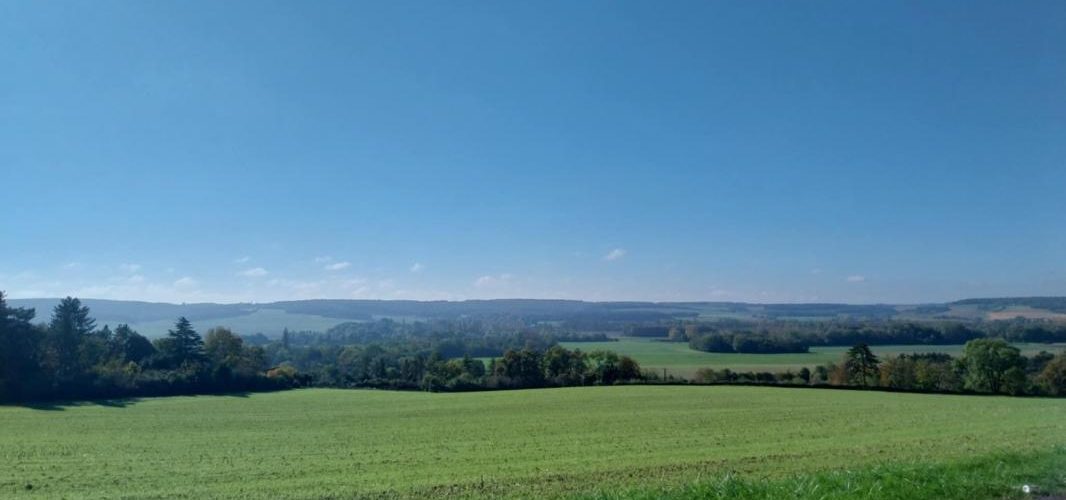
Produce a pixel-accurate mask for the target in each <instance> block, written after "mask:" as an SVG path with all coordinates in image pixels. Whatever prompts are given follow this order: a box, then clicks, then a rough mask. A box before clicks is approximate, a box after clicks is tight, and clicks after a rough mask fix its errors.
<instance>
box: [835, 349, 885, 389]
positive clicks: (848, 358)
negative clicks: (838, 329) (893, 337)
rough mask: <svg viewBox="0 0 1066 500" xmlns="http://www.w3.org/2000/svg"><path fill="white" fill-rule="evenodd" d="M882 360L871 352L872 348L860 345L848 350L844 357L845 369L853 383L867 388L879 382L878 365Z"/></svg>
mask: <svg viewBox="0 0 1066 500" xmlns="http://www.w3.org/2000/svg"><path fill="white" fill-rule="evenodd" d="M880 363H881V360H879V359H877V356H874V353H873V352H872V351H870V346H868V345H866V344H858V345H856V346H854V347H852V348H851V349H848V352H847V354H845V356H844V369H845V370H846V371H847V373H848V377H849V378H850V379H851V381H852V382H854V381H858V383H859V385H861V386H863V387H866V386H868V385H870V382H873V381H876V380H877V365H879V364H880Z"/></svg>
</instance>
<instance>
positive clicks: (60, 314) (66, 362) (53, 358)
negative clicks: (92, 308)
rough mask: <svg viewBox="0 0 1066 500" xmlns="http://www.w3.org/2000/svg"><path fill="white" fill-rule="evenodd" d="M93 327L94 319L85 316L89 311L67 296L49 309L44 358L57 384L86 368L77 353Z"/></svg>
mask: <svg viewBox="0 0 1066 500" xmlns="http://www.w3.org/2000/svg"><path fill="white" fill-rule="evenodd" d="M95 327H96V320H94V319H92V318H91V317H90V316H89V308H88V307H85V306H83V305H82V304H81V301H80V300H78V299H76V298H73V297H67V298H65V299H63V300H61V301H59V304H57V305H56V307H55V309H53V310H52V320H51V322H49V324H48V344H49V345H48V358H49V365H50V366H49V367H50V368H51V369H52V373H54V374H55V378H56V383H57V384H65V383H69V382H70V381H72V380H74V379H75V378H76V377H78V376H79V375H81V374H82V373H84V372H85V371H86V370H87V369H88V366H86V364H87V363H86V362H83V360H81V359H80V358H81V356H80V351H81V348H82V344H83V343H84V342H85V341H86V339H87V337H88V336H89V335H90V334H92V331H93V329H94V328H95Z"/></svg>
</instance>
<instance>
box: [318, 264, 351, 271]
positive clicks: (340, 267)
mask: <svg viewBox="0 0 1066 500" xmlns="http://www.w3.org/2000/svg"><path fill="white" fill-rule="evenodd" d="M349 267H352V263H351V262H334V263H332V264H328V265H326V267H324V268H323V269H325V270H327V271H340V270H343V269H348V268H349Z"/></svg>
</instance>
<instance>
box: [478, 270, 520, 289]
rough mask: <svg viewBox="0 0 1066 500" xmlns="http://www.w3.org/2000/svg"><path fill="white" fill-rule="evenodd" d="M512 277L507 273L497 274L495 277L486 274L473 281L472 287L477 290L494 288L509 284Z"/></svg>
mask: <svg viewBox="0 0 1066 500" xmlns="http://www.w3.org/2000/svg"><path fill="white" fill-rule="evenodd" d="M512 277H513V276H511V275H510V274H507V273H503V274H498V275H495V276H494V275H491V274H486V275H484V276H481V277H479V278H478V279H476V280H474V286H476V287H478V288H491V287H496V286H500V285H504V284H507V283H509V282H510V281H511V278H512Z"/></svg>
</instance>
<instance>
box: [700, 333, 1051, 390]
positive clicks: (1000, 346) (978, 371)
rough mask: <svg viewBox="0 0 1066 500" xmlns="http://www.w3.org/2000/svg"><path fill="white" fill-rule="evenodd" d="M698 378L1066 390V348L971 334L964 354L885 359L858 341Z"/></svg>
mask: <svg viewBox="0 0 1066 500" xmlns="http://www.w3.org/2000/svg"><path fill="white" fill-rule="evenodd" d="M693 381H695V382H698V383H715V384H748V383H756V384H758V383H763V384H785V385H814V386H847V387H865V388H888V389H894V390H905V391H923V392H948V393H983V394H1008V395H1014V396H1020V395H1038V396H1066V352H1062V353H1059V354H1057V355H1055V354H1051V353H1048V352H1040V353H1037V354H1036V355H1034V356H1031V357H1026V356H1023V355H1022V354H1021V351H1020V350H1019V349H1018V348H1017V347H1014V346H1012V345H1011V344H1010V343H1009V342H1007V341H1005V340H1003V339H988V338H981V339H975V340H971V341H969V342H967V343H966V345H965V346H964V347H963V353H962V356H961V357H959V358H954V357H952V356H950V355H948V354H945V353H914V354H898V355H896V356H895V357H892V358H888V359H885V360H882V359H880V358H879V357H878V356H876V355H875V354H874V353H873V350H872V349H871V348H870V346H869V345H867V344H858V345H855V346H853V347H851V348H850V349H848V351H847V352H846V353H845V354H844V356H843V359H842V360H841V361H840V362H838V363H829V364H826V365H818V366H816V367H815V368H814V369H813V370H811V369H809V368H802V369H800V370H798V371H795V372H793V371H786V372H783V373H768V372H760V373H737V372H733V371H731V370H728V369H726V370H714V369H710V368H704V369H700V370H698V371H697V372H696V376H695V377H694V378H693Z"/></svg>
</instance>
